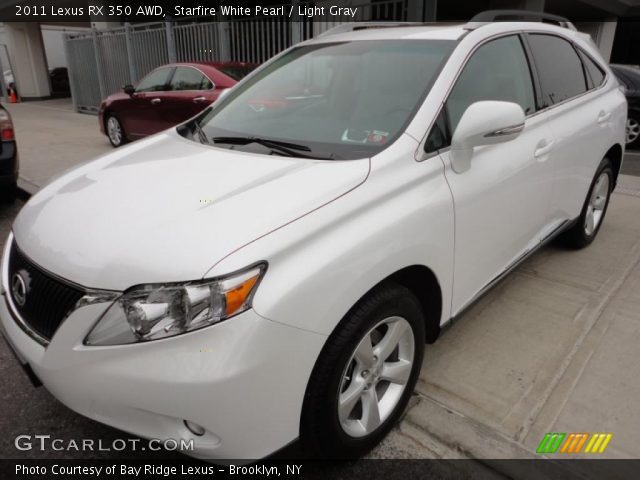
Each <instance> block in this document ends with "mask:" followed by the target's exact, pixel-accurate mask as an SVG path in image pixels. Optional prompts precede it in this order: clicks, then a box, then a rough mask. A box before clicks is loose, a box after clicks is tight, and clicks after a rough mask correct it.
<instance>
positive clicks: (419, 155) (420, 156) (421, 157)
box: [415, 30, 611, 162]
mask: <svg viewBox="0 0 640 480" xmlns="http://www.w3.org/2000/svg"><path fill="white" fill-rule="evenodd" d="M522 34H539V35H551V36H555V37H558V38H561V39H562V40H564V41H566V42H569V44H571V46H572V47H573V48H574V49H580V50H581V51H582V52H584V54H585V55H587V56H588V57H589V58H591V59H592V60H593V61H594V62H595V63H596V64H597V65H598V66H599V67H600V68H602V70H604V72H605V77H604V79H603V81H602V83H601V84H600V85H598V86H597V87H593V88H591V89H587V90H586V91H584V92H582V93H580V94H578V95H576V96H574V97H571V98H567V99H565V100H563V101H562V102H558V103H554V104H553V105H549V106H547V107H544V108H541V109H540V110H536V111H535V112H532V113H529V114H527V115H525V125H526V121H527V119H529V118H531V117H535V116H536V115H538V114H540V113H544V112H548V111H549V110H552V109H554V108H555V107H559V106H562V105H564V104H566V103H568V102H571V101H573V100H576V99H578V98H581V97H583V96H585V95H587V94H590V93H593V92H596V91H598V90H600V89H603V88H604V87H605V86H607V85H608V84H609V80H610V77H611V76H610V74H609V69H608V68H605V67H603V66H602V64H601V63H600V62H599V61H597V60H595V59H594V58H593V57H592V56H591V55H590V54H588V53H587V52H586V51H585V50H584V48H582V47H581V46H580V45H578V44H577V43H576V42H575V41H574V40H573V39H571V38H567V37H565V36H563V35H561V34H559V33H558V32H545V31H541V30H514V31H510V32H502V33H497V34H495V35H491V36H489V37H487V38H485V39H484V40H482V41H481V42H480V43H477V44H476V45H475V46H474V47H473V48H472V49H471V51H470V52H469V53H468V54H467V56H466V57H465V58H464V61H463V62H462V65H461V66H460V68H458V71H457V72H456V74H455V77H454V79H453V81H452V82H451V83H450V84H449V87H448V88H447V92H446V93H445V95H444V100H443V101H442V102H440V107H439V108H438V111H437V112H436V114H435V115H434V116H433V119H432V120H431V123H430V124H429V128H427V130H426V132H425V134H424V136H423V137H422V140H421V141H420V144H419V145H418V150H417V151H416V155H415V160H416V161H417V162H424V161H425V160H428V159H430V158H432V157H433V156H434V155H433V153H438V152H442V153H444V152H445V149H441V150H438V151H436V152H430V153H427V152H425V151H424V147H425V144H426V143H427V139H428V138H429V133H431V129H432V128H433V125H434V124H435V122H436V120H437V119H438V117H439V116H440V113H441V112H442V109H443V108H444V107H445V105H446V103H447V101H448V100H449V96H450V95H451V90H453V87H454V86H455V84H456V83H457V81H458V78H459V77H460V75H461V74H462V70H464V67H466V66H467V63H468V62H469V59H470V58H471V57H472V56H473V54H475V53H476V51H477V50H478V49H479V48H480V47H482V46H483V45H485V44H487V43H489V42H491V41H493V40H496V39H498V38H502V37H508V36H512V35H522ZM523 53H524V55H525V57H527V60H529V56H528V54H527V51H526V50H525V49H524V47H523ZM576 55H577V56H578V58H579V59H580V63H581V64H582V59H581V58H580V55H579V54H578V52H576ZM531 57H533V53H532V54H531ZM531 59H532V60H534V59H533V58H531ZM530 68H531V67H530ZM583 69H584V65H583ZM441 73H442V72H441ZM532 73H533V72H532ZM531 80H532V87H533V88H534V91H535V85H534V84H533V78H532V79H531ZM585 82H586V78H585ZM451 135H453V132H451ZM449 148H450V145H449V146H447V147H446V149H447V150H448V149H449Z"/></svg>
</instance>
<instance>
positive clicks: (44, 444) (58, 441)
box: [14, 435, 194, 452]
mask: <svg viewBox="0 0 640 480" xmlns="http://www.w3.org/2000/svg"><path fill="white" fill-rule="evenodd" d="M14 445H15V447H16V448H17V449H18V450H22V451H27V450H36V451H41V452H45V451H56V452H74V451H75V452H122V451H124V450H128V451H133V452H136V451H145V450H151V451H154V452H157V451H161V450H171V451H179V452H188V451H192V450H193V446H194V445H193V439H190V440H186V439H184V438H181V439H179V440H176V439H173V438H163V439H157V438H152V439H150V440H141V439H139V438H116V439H114V440H111V441H103V440H102V439H98V440H94V439H92V438H83V439H80V440H74V439H70V440H67V439H64V438H55V437H53V438H52V437H51V435H18V436H17V437H16V438H15V440H14Z"/></svg>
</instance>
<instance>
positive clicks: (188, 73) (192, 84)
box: [171, 67, 212, 90]
mask: <svg viewBox="0 0 640 480" xmlns="http://www.w3.org/2000/svg"><path fill="white" fill-rule="evenodd" d="M211 87H212V85H211V82H210V81H209V79H208V78H207V77H206V76H205V75H204V74H203V73H202V72H201V71H200V70H198V69H196V68H191V67H178V68H176V73H175V74H174V75H173V78H172V79H171V90H209V89H210V88H211Z"/></svg>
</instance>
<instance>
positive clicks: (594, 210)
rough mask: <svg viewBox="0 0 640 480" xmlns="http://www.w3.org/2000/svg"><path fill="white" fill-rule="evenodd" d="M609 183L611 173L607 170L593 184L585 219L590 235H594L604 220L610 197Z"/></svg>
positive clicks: (586, 228)
mask: <svg viewBox="0 0 640 480" xmlns="http://www.w3.org/2000/svg"><path fill="white" fill-rule="evenodd" d="M609 184H610V179H609V175H608V174H607V172H602V173H601V174H600V176H599V177H598V179H597V180H596V183H595V184H594V186H593V191H592V192H591V198H589V203H588V204H587V212H586V215H585V219H584V231H585V233H586V234H587V235H589V236H591V235H593V233H594V232H595V231H596V230H597V229H598V226H599V225H600V222H601V221H602V217H603V215H604V209H605V207H606V206H607V199H608V198H609Z"/></svg>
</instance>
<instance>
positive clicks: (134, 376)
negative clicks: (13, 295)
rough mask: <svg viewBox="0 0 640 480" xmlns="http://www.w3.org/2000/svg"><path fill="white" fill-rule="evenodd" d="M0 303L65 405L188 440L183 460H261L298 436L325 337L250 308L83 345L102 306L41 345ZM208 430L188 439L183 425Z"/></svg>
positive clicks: (3, 317) (7, 322)
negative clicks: (204, 322) (170, 333)
mask: <svg viewBox="0 0 640 480" xmlns="http://www.w3.org/2000/svg"><path fill="white" fill-rule="evenodd" d="M5 295H6V293H5V292H3V293H2V297H1V298H0V330H1V331H2V334H3V335H4V336H5V338H6V339H7V340H8V341H9V343H10V344H11V346H12V347H13V349H14V350H15V352H16V353H17V356H18V357H19V359H20V360H21V361H22V362H24V363H28V365H29V366H30V368H31V369H33V371H34V372H35V374H36V375H37V377H38V378H39V379H40V380H41V381H42V383H43V384H44V385H45V387H46V388H47V389H48V390H49V391H50V392H51V393H52V394H53V395H54V396H55V397H56V398H58V400H60V401H61V402H62V403H64V404H65V405H66V406H68V407H69V408H71V409H72V410H75V411H76V412H78V413H80V414H82V415H85V416H87V417H89V418H92V419H94V420H97V421H99V422H102V423H105V424H107V425H111V426H113V427H115V428H118V429H121V430H124V431H127V432H130V433H132V434H134V435H137V436H140V437H144V438H158V439H166V438H172V439H175V440H178V442H179V441H180V439H185V440H191V439H193V440H194V442H193V444H194V450H193V451H185V452H183V453H186V454H188V455H192V456H195V457H199V458H206V459H257V458H262V457H264V456H267V455H269V454H271V453H273V452H274V451H276V450H278V449H279V448H281V447H283V446H285V445H286V444H287V443H289V442H291V441H293V440H295V439H296V438H297V437H298V434H299V423H300V414H301V408H302V402H303V398H304V392H305V389H306V386H307V381H308V379H309V376H310V374H311V370H312V368H313V365H314V363H315V361H316V358H317V356H318V354H319V352H320V350H321V348H322V345H323V344H324V341H325V340H326V337H324V336H322V335H318V334H315V333H310V332H307V331H303V330H299V329H296V328H292V327H288V326H285V325H282V324H279V323H277V322H273V321H270V320H267V319H264V318H262V317H260V316H259V315H258V314H256V313H255V312H254V311H253V310H249V311H247V312H244V313H243V314H241V315H238V316H236V317H233V318H231V319H229V320H227V321H224V322H222V323H220V324H218V325H215V326H212V327H208V328H204V329H201V330H198V331H194V332H191V333H187V334H184V335H180V336H178V337H173V338H168V339H163V340H156V341H152V342H148V343H142V344H136V345H125V346H109V347H87V346H85V345H83V343H82V342H83V339H84V338H85V336H86V335H87V333H88V332H89V330H90V329H91V328H92V327H93V325H94V324H95V322H96V319H97V318H98V317H99V316H100V315H101V314H102V313H103V312H104V311H105V310H106V308H107V307H108V304H107V303H102V304H94V305H88V306H85V307H82V308H79V309H78V310H76V311H75V312H73V313H72V314H71V315H70V316H69V317H68V318H67V319H66V320H65V321H64V322H63V323H62V324H61V325H60V327H59V329H58V331H57V332H56V334H55V335H54V337H53V338H52V339H51V343H50V344H49V345H48V346H47V347H46V348H45V347H43V346H42V345H40V344H39V343H37V342H36V341H34V340H33V339H32V338H31V337H30V336H29V335H28V334H27V333H25V331H24V330H23V329H21V328H20V327H19V326H18V324H17V323H16V321H15V320H14V318H13V316H12V314H11V313H10V311H9V309H8V306H7V302H6V298H5V297H4V296H5ZM185 419H186V420H189V421H191V422H195V423H197V424H199V425H201V426H203V427H204V428H205V429H206V433H205V434H204V435H203V436H194V435H193V434H192V433H191V432H190V431H189V430H188V429H187V428H186V427H185V425H184V423H183V420H185Z"/></svg>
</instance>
